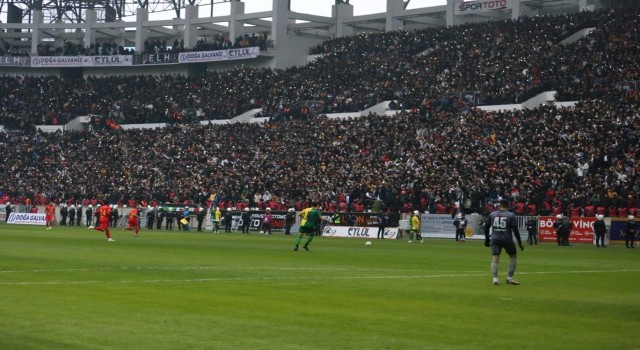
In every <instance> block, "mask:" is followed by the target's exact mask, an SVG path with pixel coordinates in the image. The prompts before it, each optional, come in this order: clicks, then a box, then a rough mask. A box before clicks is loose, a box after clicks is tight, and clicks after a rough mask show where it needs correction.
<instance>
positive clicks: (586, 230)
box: [538, 216, 596, 243]
mask: <svg viewBox="0 0 640 350" xmlns="http://www.w3.org/2000/svg"><path fill="white" fill-rule="evenodd" d="M556 220H557V219H556V218H555V217H554V216H541V217H540V220H539V221H538V240H539V241H540V242H556V237H557V236H556V229H555V228H553V223H554V222H556ZM569 220H570V221H571V233H570V234H569V242H570V243H592V242H593V223H594V222H596V218H582V217H580V218H570V219H569Z"/></svg>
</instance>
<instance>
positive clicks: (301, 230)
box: [299, 226, 316, 234]
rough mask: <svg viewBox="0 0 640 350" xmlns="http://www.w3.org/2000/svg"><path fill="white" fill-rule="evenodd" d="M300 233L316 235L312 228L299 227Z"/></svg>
mask: <svg viewBox="0 0 640 350" xmlns="http://www.w3.org/2000/svg"><path fill="white" fill-rule="evenodd" d="M299 232H300V233H306V234H312V233H316V230H315V229H314V228H313V227H304V226H300V231H299Z"/></svg>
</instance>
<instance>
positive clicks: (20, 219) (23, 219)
mask: <svg viewBox="0 0 640 350" xmlns="http://www.w3.org/2000/svg"><path fill="white" fill-rule="evenodd" d="M44 218H45V215H44V214H31V213H11V214H9V220H7V223H8V224H22V225H45V224H46V222H45V220H44Z"/></svg>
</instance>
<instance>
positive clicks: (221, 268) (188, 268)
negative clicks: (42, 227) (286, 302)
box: [0, 266, 483, 274]
mask: <svg viewBox="0 0 640 350" xmlns="http://www.w3.org/2000/svg"><path fill="white" fill-rule="evenodd" d="M129 270H130V271H150V270H252V271H255V270H282V271H359V272H363V271H365V272H366V271H393V272H399V271H402V272H423V270H420V269H409V270H403V269H354V268H326V267H264V266H259V267H256V266H152V267H138V266H134V267H126V266H121V267H96V268H75V269H34V270H0V274H3V273H6V274H13V273H42V272H83V271H86V272H93V271H129ZM437 272H439V273H448V272H456V271H437ZM470 272H471V273H475V272H478V273H479V272H483V271H464V273H470Z"/></svg>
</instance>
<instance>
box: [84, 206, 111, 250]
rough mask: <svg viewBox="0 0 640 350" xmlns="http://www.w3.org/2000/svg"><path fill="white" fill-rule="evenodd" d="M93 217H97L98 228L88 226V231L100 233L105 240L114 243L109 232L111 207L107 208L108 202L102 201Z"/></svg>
mask: <svg viewBox="0 0 640 350" xmlns="http://www.w3.org/2000/svg"><path fill="white" fill-rule="evenodd" d="M95 215H96V216H97V217H98V220H99V221H98V223H99V226H98V227H94V226H89V230H97V231H102V232H104V234H105V235H106V236H107V240H108V241H109V242H113V241H115V239H113V238H111V233H110V232H109V218H110V217H111V207H110V206H109V202H107V201H104V203H103V204H102V205H101V206H100V207H98V209H96V214H95Z"/></svg>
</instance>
